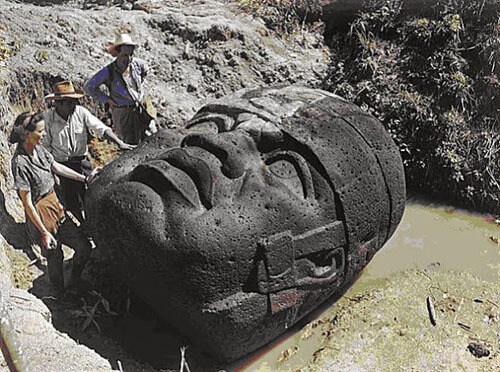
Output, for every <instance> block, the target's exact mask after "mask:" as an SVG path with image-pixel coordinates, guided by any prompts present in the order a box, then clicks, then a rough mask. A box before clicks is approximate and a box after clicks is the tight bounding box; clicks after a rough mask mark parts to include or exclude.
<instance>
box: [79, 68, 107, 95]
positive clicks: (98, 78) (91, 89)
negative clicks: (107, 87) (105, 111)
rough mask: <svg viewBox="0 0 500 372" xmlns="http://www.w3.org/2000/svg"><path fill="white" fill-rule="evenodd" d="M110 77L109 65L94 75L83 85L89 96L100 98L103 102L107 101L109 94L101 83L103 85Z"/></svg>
mask: <svg viewBox="0 0 500 372" xmlns="http://www.w3.org/2000/svg"><path fill="white" fill-rule="evenodd" d="M108 79H109V69H108V66H106V67H104V68H103V69H101V70H99V71H98V72H97V73H96V74H95V75H94V76H92V77H91V78H90V79H89V80H88V81H87V82H86V83H85V85H84V86H83V90H84V91H85V93H87V94H88V95H89V96H91V97H93V98H95V99H97V100H99V101H100V102H102V103H106V101H107V100H108V99H109V96H108V95H107V94H105V93H104V92H103V91H102V89H101V85H103V84H104V83H105V82H106V81H107V80H108Z"/></svg>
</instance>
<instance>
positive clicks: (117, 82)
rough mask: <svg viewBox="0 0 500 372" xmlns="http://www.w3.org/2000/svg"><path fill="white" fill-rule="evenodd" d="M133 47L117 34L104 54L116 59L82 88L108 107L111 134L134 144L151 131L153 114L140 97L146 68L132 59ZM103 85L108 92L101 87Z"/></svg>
mask: <svg viewBox="0 0 500 372" xmlns="http://www.w3.org/2000/svg"><path fill="white" fill-rule="evenodd" d="M136 47H137V44H136V43H135V42H134V41H132V39H131V37H130V35H129V34H120V35H118V36H117V37H116V39H115V41H114V42H113V43H111V44H110V45H109V46H108V47H107V48H106V51H107V52H108V53H109V54H111V55H112V56H114V57H116V59H115V60H114V61H113V62H112V63H111V64H109V65H107V66H105V67H104V68H102V69H101V70H99V71H98V72H97V73H96V74H95V75H94V76H92V77H91V78H90V80H89V81H87V83H86V84H85V86H84V90H85V92H86V93H87V94H88V95H90V96H92V97H94V98H95V99H97V100H99V101H100V102H102V103H104V104H107V105H109V107H110V109H111V118H112V122H113V127H114V130H115V132H116V133H117V134H118V137H120V138H121V139H122V140H124V141H125V142H127V143H131V144H138V143H139V142H141V141H142V140H143V139H144V138H145V137H146V132H147V130H150V131H154V129H153V125H154V121H153V119H154V117H155V115H156V113H155V112H154V108H153V107H152V105H151V101H150V100H149V97H146V96H145V94H144V89H143V83H144V80H145V78H146V76H147V74H148V72H149V66H148V65H147V63H146V62H145V61H143V60H142V59H139V58H136V57H134V51H135V49H136ZM102 85H105V86H106V87H107V88H108V92H107V93H105V92H104V91H103V90H102V89H101V87H102Z"/></svg>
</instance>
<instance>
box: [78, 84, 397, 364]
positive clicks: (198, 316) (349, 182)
mask: <svg viewBox="0 0 500 372" xmlns="http://www.w3.org/2000/svg"><path fill="white" fill-rule="evenodd" d="M187 127H188V129H173V130H168V131H161V132H159V133H157V134H156V135H155V136H153V137H150V138H149V139H147V140H146V141H145V142H144V143H142V144H141V145H140V146H139V147H138V148H137V149H136V150H134V151H132V152H130V153H128V154H126V155H125V156H123V157H121V158H119V159H118V160H116V161H115V162H113V163H112V164H111V165H110V166H108V167H107V168H105V169H104V170H103V172H102V174H101V176H100V178H99V179H98V180H97V181H96V182H95V183H94V184H93V185H92V187H91V188H90V190H89V193H88V199H87V206H86V209H87V214H88V216H89V218H88V220H89V221H91V224H92V225H91V231H92V234H93V237H94V239H95V240H96V242H97V244H98V247H99V249H102V250H105V251H106V252H107V253H108V255H109V256H110V257H111V260H110V266H111V268H112V269H114V270H115V271H116V273H117V274H118V275H120V276H121V277H122V279H125V280H126V281H127V282H128V283H129V285H130V287H131V288H132V289H133V290H134V291H135V292H136V293H137V294H138V295H139V296H141V297H143V299H144V300H145V301H146V302H148V303H149V304H150V305H151V306H152V308H153V309H155V311H156V312H157V313H158V314H159V315H160V316H162V317H163V318H165V320H166V321H167V322H169V323H170V324H172V325H173V326H177V328H178V329H179V331H180V332H181V333H182V334H184V335H185V336H187V337H188V338H189V339H190V340H191V341H192V342H193V343H194V344H196V345H198V346H199V347H200V349H201V350H204V351H207V352H210V353H211V354H212V355H213V356H215V357H216V358H219V359H221V360H234V359H236V358H239V357H241V356H243V355H245V354H247V353H249V352H251V351H253V350H255V349H257V348H258V347H260V346H262V345H264V344H265V343H267V342H269V341H271V340H272V339H273V338H275V337H276V336H278V335H279V334H280V333H282V332H283V331H284V330H285V329H286V328H287V327H290V326H291V325H293V324H294V323H296V322H297V321H298V320H299V319H301V318H302V317H303V316H304V315H306V314H307V313H309V312H310V311H312V310H313V309H315V308H316V307H317V306H318V305H319V304H320V303H321V302H323V301H324V300H326V299H327V298H328V297H329V296H331V295H332V294H334V293H337V292H339V290H340V289H341V288H343V287H345V286H346V285H348V284H349V283H350V282H351V281H352V279H353V277H354V275H355V274H356V273H358V272H359V271H360V270H361V269H362V268H363V267H364V266H365V265H366V264H367V263H368V261H369V260H370V259H371V257H372V256H373V255H374V254H375V253H376V252H377V251H378V250H379V249H380V248H381V246H382V245H383V244H384V242H385V241H386V240H387V239H388V238H389V237H390V236H391V235H392V234H393V232H394V230H395V228H396V227H397V224H398V223H399V221H400V219H401V216H402V213H403V210H404V201H405V185H404V172H403V167H402V163H401V159H400V157H399V153H398V151H397V148H396V146H395V145H394V143H393V142H392V140H391V139H390V137H389V135H388V134H387V133H386V132H385V130H384V129H383V127H382V126H381V124H380V123H379V122H378V121H377V120H375V119H374V118H373V117H371V116H369V115H367V114H366V113H364V112H363V111H362V110H361V109H359V108H358V107H356V106H354V105H352V104H350V103H348V102H346V101H345V100H343V99H342V98H340V97H338V96H335V95H332V94H330V93H327V92H323V91H320V90H312V89H307V88H302V87H295V86H289V87H278V88H276V87H274V88H273V87H271V88H261V89H255V90H244V91H240V92H236V93H234V94H232V95H230V96H228V97H224V98H222V99H220V100H219V101H217V102H216V103H215V104H211V105H207V106H206V107H204V108H202V109H201V110H200V111H199V112H198V113H197V114H196V115H195V116H194V117H193V119H192V120H191V121H190V122H189V123H188V124H187ZM207 128H210V130H207ZM214 128H218V132H217V131H215V130H214Z"/></svg>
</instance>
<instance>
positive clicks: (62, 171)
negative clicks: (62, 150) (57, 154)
mask: <svg viewBox="0 0 500 372" xmlns="http://www.w3.org/2000/svg"><path fill="white" fill-rule="evenodd" d="M52 172H54V173H55V174H57V175H58V176H62V177H66V178H69V179H71V180H74V181H79V182H85V180H86V177H85V176H84V175H83V174H80V173H78V172H75V171H74V170H73V169H71V168H68V167H67V166H65V165H64V164H61V163H58V162H57V161H54V162H53V163H52Z"/></svg>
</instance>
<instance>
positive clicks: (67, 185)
mask: <svg viewBox="0 0 500 372" xmlns="http://www.w3.org/2000/svg"><path fill="white" fill-rule="evenodd" d="M83 96H84V94H83V92H82V91H81V90H78V89H75V87H74V85H73V83H72V82H71V81H61V82H59V83H56V84H55V86H54V92H53V93H52V94H49V95H48V96H46V97H45V98H46V99H47V101H49V102H52V101H53V102H54V107H53V108H52V109H50V110H48V111H47V112H45V113H44V121H45V125H46V136H45V138H44V140H43V145H44V146H45V147H46V148H47V150H49V152H50V153H51V154H52V155H53V156H54V158H55V160H56V161H57V162H59V163H62V164H64V165H66V166H67V167H69V168H71V169H73V170H75V171H76V172H78V173H80V174H84V175H87V174H89V173H90V172H91V171H92V166H91V164H90V162H89V161H88V160H87V152H88V146H87V143H88V140H89V138H88V136H89V131H93V132H95V133H96V134H97V135H98V136H99V137H100V138H107V139H109V140H111V141H112V142H114V143H116V144H117V145H118V147H119V148H120V149H121V150H130V149H133V148H134V147H135V146H133V145H129V144H127V143H125V142H123V141H122V140H121V139H119V138H118V137H117V136H116V134H115V133H114V132H113V130H112V129H111V128H110V127H108V126H106V125H104V123H103V122H101V121H100V120H99V119H98V118H97V117H95V116H94V115H92V114H91V113H90V111H89V110H87V109H86V108H85V107H83V106H80V105H78V99H79V98H81V97H83ZM60 182H61V192H62V199H63V201H64V204H65V206H66V208H67V209H68V210H69V211H70V212H71V213H72V214H73V215H74V216H75V217H76V218H77V219H78V220H79V221H80V222H81V223H82V222H83V215H82V210H83V208H82V207H83V204H82V203H83V200H84V196H85V185H84V184H83V183H81V182H76V181H73V180H71V179H69V178H61V180H60Z"/></svg>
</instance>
